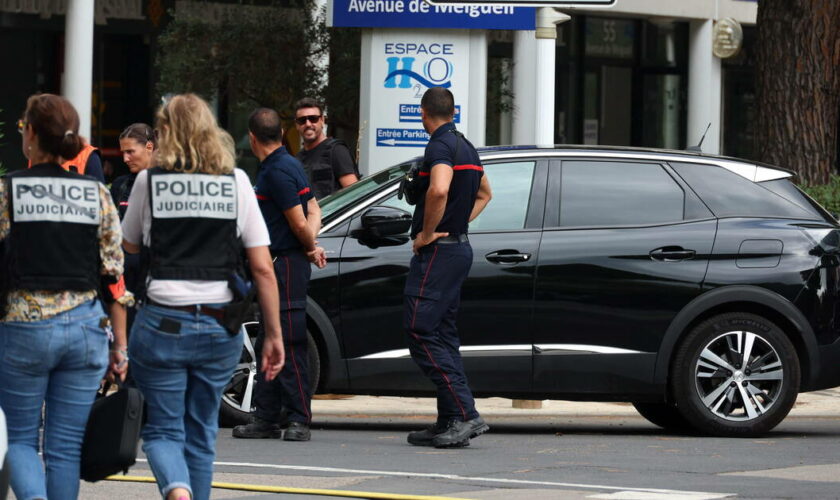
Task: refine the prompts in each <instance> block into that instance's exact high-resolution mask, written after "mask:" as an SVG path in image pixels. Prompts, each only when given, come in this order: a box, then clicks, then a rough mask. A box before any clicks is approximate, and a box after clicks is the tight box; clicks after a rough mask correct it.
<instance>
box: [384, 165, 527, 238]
mask: <svg viewBox="0 0 840 500" xmlns="http://www.w3.org/2000/svg"><path fill="white" fill-rule="evenodd" d="M535 164H536V163H535V162H533V161H529V162H513V163H493V164H490V165H484V175H486V176H487V178H488V180H489V181H490V189H491V190H492V191H493V199H492V200H491V201H490V203H489V204H488V205H487V207H486V208H485V209H484V211H482V212H481V215H479V216H478V217H477V218H476V219H475V220H474V221H472V222H471V223H470V231H510V230H516V229H523V228H524V227H525V216H526V215H527V214H528V203H529V202H530V200H531V184H532V183H533V182H534V165H535ZM377 205H380V206H385V207H393V208H399V209H401V210H405V211H406V212H409V213H414V206H413V205H409V204H408V202H407V201H405V199H402V200H401V199H399V198H397V195H396V194H394V195H391V196H389V197H388V198H386V199H385V200H383V201H381V202H380V203H377Z"/></svg>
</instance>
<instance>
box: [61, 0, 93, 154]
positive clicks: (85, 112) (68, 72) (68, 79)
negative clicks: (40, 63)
mask: <svg viewBox="0 0 840 500" xmlns="http://www.w3.org/2000/svg"><path fill="white" fill-rule="evenodd" d="M93 15H94V6H93V0H68V2H67V19H66V21H65V36H64V79H63V81H62V88H61V93H62V94H63V95H64V97H66V98H67V100H69V101H70V102H71V103H72V104H73V106H74V107H75V108H76V111H77V112H78V113H79V135H81V136H83V137H85V138H87V139H90V114H91V106H92V103H91V98H92V97H91V96H92V93H93Z"/></svg>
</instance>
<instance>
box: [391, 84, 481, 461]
mask: <svg viewBox="0 0 840 500" xmlns="http://www.w3.org/2000/svg"><path fill="white" fill-rule="evenodd" d="M420 114H421V118H422V121H423V128H425V129H426V132H428V133H429V134H431V138H430V139H429V144H428V145H427V146H426V151H425V154H424V156H423V165H422V166H421V168H420V174H419V175H420V177H427V178H428V179H429V183H428V188H427V190H426V193H425V194H424V195H423V196H421V198H420V200H419V201H418V202H417V206H416V207H415V209H414V218H413V220H412V224H411V237H412V238H413V239H414V245H413V250H414V257H413V258H412V259H411V265H410V267H409V271H408V278H407V279H406V283H405V291H404V303H405V306H404V311H405V314H404V320H403V322H404V326H405V329H406V331H407V332H408V348H409V351H410V352H411V357H412V358H413V359H414V362H415V363H417V366H419V367H420V369H421V370H422V371H423V373H424V374H425V375H426V376H427V377H429V378H430V379H431V380H432V382H434V383H435V385H436V386H437V408H438V418H437V422H435V423H434V424H432V425H431V426H429V427H428V428H426V429H423V430H421V431H416V432H412V433H410V434H409V435H408V442H409V443H411V444H413V445H415V446H434V447H436V448H455V447H462V446H467V445H469V444H470V439H471V438H474V437H476V436H478V435H479V434H483V433H485V432H487V430H488V429H489V427H488V426H487V424H485V423H484V420H482V419H481V417H480V416H479V414H478V412H477V411H476V409H475V401H474V400H473V396H472V392H471V391H470V388H469V385H468V383H467V376H466V374H465V373H464V366H463V363H462V362H461V354H460V351H459V348H460V343H461V342H460V338H459V337H458V330H457V328H456V326H455V324H456V320H457V317H458V305H459V303H460V300H461V285H462V284H463V283H464V280H465V279H466V277H467V274H469V272H470V267H471V266H472V258H473V253H472V247H471V246H470V242H469V239H468V238H467V230H468V228H469V222H470V221H471V220H473V219H475V218H476V217H478V215H479V214H480V213H481V211H482V210H484V207H485V206H487V203H489V201H490V197H491V192H490V182H489V181H488V180H487V176H485V175H484V169H483V167H482V166H481V160H480V159H479V157H478V153H477V152H476V150H475V148H474V147H473V145H472V144H470V142H469V141H468V140H467V139H466V138H464V136H463V135H462V134H461V133H460V132H458V131H457V130H455V125H454V124H453V123H452V118H453V116H454V115H455V100H454V98H453V97H452V93H451V92H450V91H448V90H446V89H444V88H442V87H433V88H430V89H429V90H427V91H426V93H425V94H423V98H422V100H421V101H420Z"/></svg>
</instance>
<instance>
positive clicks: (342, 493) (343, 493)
mask: <svg viewBox="0 0 840 500" xmlns="http://www.w3.org/2000/svg"><path fill="white" fill-rule="evenodd" d="M105 479H106V480H108V481H124V482H128V483H154V482H155V478H153V477H147V476H108V477H107V478H105ZM211 486H213V488H219V489H223V490H240V491H255V492H259V493H297V494H299V495H320V496H329V497H348V498H377V499H379V498H381V499H390V500H468V499H466V498H455V497H438V496H428V495H402V494H399V493H376V492H373V491H349V490H319V489H313V488H289V487H284V486H263V485H259V484H241V483H220V482H216V481H213V483H212V485H211Z"/></svg>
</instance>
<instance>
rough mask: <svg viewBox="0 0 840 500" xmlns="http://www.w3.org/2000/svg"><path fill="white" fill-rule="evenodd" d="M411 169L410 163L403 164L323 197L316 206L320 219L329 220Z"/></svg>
mask: <svg viewBox="0 0 840 500" xmlns="http://www.w3.org/2000/svg"><path fill="white" fill-rule="evenodd" d="M409 167H411V163H405V164H403V165H398V166H396V167H391V168H389V169H386V170H383V171H381V172H377V173H375V174H373V175H371V176H370V177H365V178H363V179H362V180H360V181H359V182H356V183H355V184H351V185H349V186H347V187H346V188H344V189H340V190H338V191H336V192H335V193H333V194H331V195H329V196H325V197H324V198H322V199H321V200H320V201H319V202H318V204H319V205H320V206H321V218H322V219H324V220H326V219H329V218H330V217H331V216H332V215H333V214H335V213H338V212H341V211H342V210H344V208H346V207H348V206H351V205H353V204H355V203H356V202H357V201H358V200H361V199H362V198H365V197H367V196H368V195H369V194H371V193H374V192H376V191H378V190H379V189H381V188H383V187H385V186H388V185H390V184H391V180H393V179H396V178H399V177H402V176H403V174H405V172H406V171H408V169H409Z"/></svg>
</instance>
